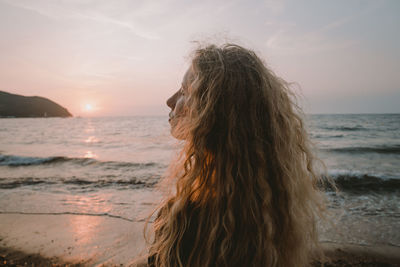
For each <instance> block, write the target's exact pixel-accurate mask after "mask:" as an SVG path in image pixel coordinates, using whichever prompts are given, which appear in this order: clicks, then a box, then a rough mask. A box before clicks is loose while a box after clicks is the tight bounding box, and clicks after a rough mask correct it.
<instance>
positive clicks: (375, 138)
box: [0, 114, 400, 266]
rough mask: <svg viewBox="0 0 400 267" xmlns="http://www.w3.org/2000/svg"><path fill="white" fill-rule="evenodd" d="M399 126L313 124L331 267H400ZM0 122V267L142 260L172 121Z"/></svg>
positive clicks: (369, 120)
mask: <svg viewBox="0 0 400 267" xmlns="http://www.w3.org/2000/svg"><path fill="white" fill-rule="evenodd" d="M399 120H400V115H399V114H386V115H384V114H383V115H382V114H367V115H354V114H348V115H312V116H310V117H309V118H308V121H307V130H308V132H309V134H310V136H311V139H312V141H313V142H314V143H315V145H316V147H317V151H316V153H317V155H318V157H320V158H321V159H322V160H323V161H324V162H325V164H326V166H327V171H328V174H329V175H330V176H331V177H332V178H333V179H334V181H335V182H336V184H337V185H338V187H339V189H340V191H339V192H334V191H332V190H329V189H328V190H327V191H326V192H325V194H326V197H327V199H329V205H328V214H327V223H325V224H324V223H322V224H319V231H320V242H321V243H322V245H323V247H324V249H325V251H326V255H328V256H330V257H331V258H332V259H333V262H332V263H328V264H326V266H396V264H398V263H399V256H398V255H400V232H399V231H398V229H399V227H398V226H399V223H398V218H400V207H399V205H398V203H400V165H399V164H398V162H399V160H400V146H399V145H398V140H399V138H400V128H399V124H398V121H399ZM1 122H2V124H1V125H0V248H1V249H0V252H1V253H0V265H5V266H24V265H25V262H26V263H27V265H28V266H33V265H34V266H54V265H55V266H57V265H59V266H64V265H66V264H67V265H68V264H75V265H78V266H103V265H104V266H120V265H121V264H122V265H123V266H130V265H134V260H135V259H136V258H137V257H140V256H141V255H145V254H146V249H145V241H144V237H143V227H144V222H145V219H146V218H147V216H148V215H149V213H150V212H151V211H152V210H153V209H154V208H155V207H156V206H157V204H158V203H159V202H160V201H161V199H162V193H161V191H159V189H160V188H158V187H157V186H156V184H157V183H158V182H159V181H160V179H161V178H162V177H163V176H164V175H165V173H166V171H167V167H168V165H169V163H170V162H171V160H173V159H174V157H175V155H176V154H177V152H178V151H179V148H180V145H181V144H180V143H179V141H177V140H175V139H173V138H172V137H171V135H170V126H169V124H168V118H166V117H115V118H111V117H110V118H107V117H104V118H68V119H62V118H47V119H2V121H1ZM329 264H330V265H329ZM346 264H347V265H346ZM349 264H350V265H349ZM385 264H386V265H385ZM314 265H315V264H314Z"/></svg>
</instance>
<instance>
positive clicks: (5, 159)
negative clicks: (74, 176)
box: [0, 154, 157, 168]
mask: <svg viewBox="0 0 400 267" xmlns="http://www.w3.org/2000/svg"><path fill="white" fill-rule="evenodd" d="M64 163H72V164H77V165H81V166H85V165H91V164H98V165H107V166H112V167H116V168H117V167H153V166H156V165H157V163H154V162H148V163H134V162H119V161H99V160H96V159H93V158H69V157H63V156H55V157H45V158H41V157H25V156H15V155H2V154H0V166H10V167H23V166H37V165H50V164H64Z"/></svg>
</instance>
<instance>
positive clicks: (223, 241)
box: [149, 44, 325, 267]
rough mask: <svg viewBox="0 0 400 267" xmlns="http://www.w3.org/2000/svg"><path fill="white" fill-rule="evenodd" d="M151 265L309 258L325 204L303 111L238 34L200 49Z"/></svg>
mask: <svg viewBox="0 0 400 267" xmlns="http://www.w3.org/2000/svg"><path fill="white" fill-rule="evenodd" d="M191 68H192V72H193V79H192V80H191V83H190V86H189V89H188V90H189V97H188V99H187V103H186V109H187V113H186V114H185V116H184V117H183V118H181V120H180V122H179V127H177V129H179V131H181V134H180V136H184V139H185V141H184V147H183V149H182V152H181V154H180V158H179V159H178V160H177V161H176V162H174V163H173V165H172V166H173V170H174V171H173V172H172V173H171V176H174V177H173V178H176V179H177V182H176V192H175V193H174V194H173V195H171V196H169V197H168V198H167V199H166V200H165V201H164V202H163V204H162V208H161V209H160V210H159V212H158V217H157V219H156V220H155V222H154V225H153V226H154V230H155V238H154V240H152V241H151V244H150V249H149V251H150V256H149V259H150V262H151V265H152V266H157V267H171V266H190V267H200V266H201V267H204V266H220V267H223V266H226V267H233V266H285V267H287V266H307V265H308V264H309V263H310V256H311V254H312V252H313V250H315V248H317V247H318V235H317V229H316V220H317V218H318V217H319V215H321V214H322V212H323V211H324V209H325V204H324V197H323V194H322V192H321V190H320V186H319V185H320V183H319V182H320V177H319V176H318V175H317V171H316V170H315V162H316V161H315V158H314V156H313V153H312V151H311V148H310V142H309V139H308V136H307V134H306V131H305V128H304V125H303V121H302V112H301V109H300V108H299V107H298V105H297V104H296V101H295V96H294V95H293V93H292V92H291V91H290V89H289V86H288V84H287V83H286V82H285V81H283V80H282V79H280V78H279V77H277V76H276V75H275V74H274V73H273V72H272V71H271V70H269V69H268V68H267V67H266V65H265V64H264V63H263V62H262V60H260V58H259V57H258V56H257V55H256V54H255V53H254V52H252V51H250V50H248V49H245V48H243V47H240V46H238V45H234V44H225V45H223V46H220V47H218V46H215V45H209V46H206V47H201V48H199V49H197V50H196V51H195V52H194V55H193V58H192V62H191Z"/></svg>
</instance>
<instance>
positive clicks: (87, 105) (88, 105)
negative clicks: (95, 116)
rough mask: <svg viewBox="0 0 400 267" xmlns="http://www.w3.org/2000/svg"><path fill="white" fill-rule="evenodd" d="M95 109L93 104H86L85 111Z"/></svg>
mask: <svg viewBox="0 0 400 267" xmlns="http://www.w3.org/2000/svg"><path fill="white" fill-rule="evenodd" d="M92 110H93V106H92V105H91V104H86V105H85V111H88V112H89V111H92Z"/></svg>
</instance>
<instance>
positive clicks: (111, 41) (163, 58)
mask: <svg viewBox="0 0 400 267" xmlns="http://www.w3.org/2000/svg"><path fill="white" fill-rule="evenodd" d="M399 14H400V1H398V0H393V1H389V0H386V1H385V0H383V1H379V0H372V1H368V0H335V1H328V0H326V1H323V0H292V1H284V0H264V1H256V0H243V1H235V0H232V1H218V0H205V1H188V0H186V1H184V0H177V1H175V0H163V1H161V0H159V1H152V0H135V1H128V0H126V1H123V0H116V1H109V0H95V1H94V0H68V1H67V0H35V1H32V0H0V90H1V91H7V92H10V93H15V94H22V95H27V96H32V95H38V96H43V97H47V98H49V99H51V100H53V101H55V102H57V103H59V104H61V105H62V106H64V107H66V108H67V109H68V110H69V111H70V112H71V113H72V114H73V115H75V116H130V115H139V116H143V115H167V114H168V110H169V109H168V107H167V106H166V104H165V101H166V99H167V98H168V97H169V96H170V95H172V94H173V93H174V92H175V91H176V90H178V89H179V87H180V84H181V80H182V76H183V74H184V73H185V71H186V69H187V68H188V66H189V64H190V54H191V51H193V49H195V48H196V47H197V45H198V44H199V43H201V44H207V43H217V44H222V43H224V42H233V43H237V44H239V45H242V46H244V47H246V48H250V49H252V50H254V51H256V53H257V54H258V55H259V56H260V57H262V58H263V60H264V61H265V62H266V64H267V65H268V67H269V68H270V69H272V70H273V71H274V72H275V73H276V74H277V75H278V76H280V77H281V78H283V79H284V80H286V81H288V82H291V83H293V90H294V91H295V92H296V93H297V94H299V95H300V102H301V105H302V106H303V108H304V110H305V111H306V112H307V113H400V30H399V29H400V15H399Z"/></svg>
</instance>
